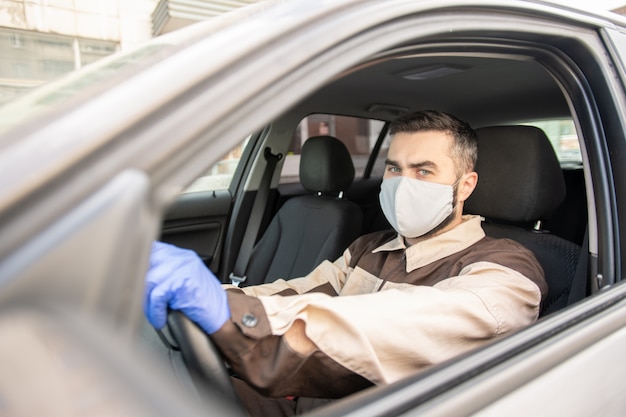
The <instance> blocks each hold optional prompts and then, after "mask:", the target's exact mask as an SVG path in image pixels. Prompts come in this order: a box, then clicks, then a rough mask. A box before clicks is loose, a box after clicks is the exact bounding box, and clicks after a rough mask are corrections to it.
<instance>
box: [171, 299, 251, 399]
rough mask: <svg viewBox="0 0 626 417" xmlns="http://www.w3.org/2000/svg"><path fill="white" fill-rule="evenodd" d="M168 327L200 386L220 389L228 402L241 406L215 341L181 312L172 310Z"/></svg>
mask: <svg viewBox="0 0 626 417" xmlns="http://www.w3.org/2000/svg"><path fill="white" fill-rule="evenodd" d="M167 325H168V327H169V330H170V333H171V334H172V336H173V337H174V339H176V343H177V344H178V346H179V347H180V351H181V353H182V355H183V360H184V361H185V363H186V364H187V367H188V369H189V372H190V373H191V374H192V377H193V378H194V379H195V381H196V383H199V384H200V385H203V386H204V385H206V386H209V387H212V388H214V389H217V390H218V391H219V392H220V393H221V394H222V395H223V396H224V397H226V398H227V399H228V400H232V402H233V403H235V404H238V403H240V400H239V398H238V396H237V394H236V393H235V389H234V388H233V384H232V382H231V380H230V375H229V373H228V370H227V369H226V364H225V362H224V360H223V359H222V356H221V355H220V353H219V351H218V350H217V348H216V347H215V345H214V344H213V342H212V341H211V338H210V337H209V336H208V335H207V334H206V333H205V332H204V331H202V330H201V329H200V327H198V325H197V324H196V323H194V322H193V321H191V320H190V319H189V318H187V316H185V315H184V314H183V313H181V312H180V311H176V310H170V311H169V314H168V316H167Z"/></svg>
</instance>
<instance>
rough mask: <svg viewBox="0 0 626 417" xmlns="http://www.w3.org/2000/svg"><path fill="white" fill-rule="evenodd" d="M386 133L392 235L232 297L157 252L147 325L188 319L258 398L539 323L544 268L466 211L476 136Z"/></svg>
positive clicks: (160, 248)
mask: <svg viewBox="0 0 626 417" xmlns="http://www.w3.org/2000/svg"><path fill="white" fill-rule="evenodd" d="M390 134H391V137H392V140H391V144H390V147H389V152H388V156H387V160H386V168H385V174H384V177H383V182H382V185H381V192H380V203H381V207H382V210H383V213H384V214H385V217H386V218H387V219H388V220H389V222H390V224H391V225H392V226H393V227H394V229H395V231H383V232H376V233H372V234H369V235H366V236H363V237H361V238H359V239H357V240H356V241H355V242H354V243H352V245H350V247H349V248H348V249H347V250H346V251H345V253H344V255H343V256H342V257H341V258H339V259H337V260H336V261H335V262H334V263H331V262H328V261H325V262H323V263H322V264H321V265H319V266H318V267H317V268H316V269H315V270H314V271H313V272H311V273H310V274H309V275H308V276H306V277H304V278H298V279H293V280H290V281H283V280H278V281H276V282H273V283H270V284H265V285H260V286H256V287H248V288H244V289H235V288H233V287H230V288H228V286H226V287H225V288H228V290H227V291H225V290H224V289H223V287H222V286H221V285H220V284H219V283H218V281H217V279H216V278H215V277H214V276H213V274H212V273H211V272H210V271H208V270H207V269H206V268H205V267H204V266H203V265H202V263H201V262H200V261H199V260H198V258H197V256H195V254H193V252H190V251H183V250H181V249H177V248H174V247H172V246H169V245H164V244H156V245H155V250H154V252H153V255H152V257H151V268H150V271H149V273H148V277H147V295H146V297H147V298H146V303H145V305H146V314H147V317H148V319H149V320H150V322H151V323H152V324H153V325H154V326H155V327H157V328H159V327H162V326H163V325H164V324H165V316H166V308H167V307H168V306H169V307H170V308H172V309H180V310H182V311H183V312H184V313H185V314H187V315H188V316H189V318H191V319H192V320H194V321H196V322H197V323H198V324H199V325H200V327H202V328H203V329H204V330H205V331H206V332H207V333H209V334H210V335H211V337H212V339H213V341H214V342H215V343H216V344H217V346H218V347H219V349H220V350H221V351H222V353H223V354H224V357H225V358H226V360H227V361H228V362H229V363H230V364H231V366H232V368H233V369H234V370H235V371H236V373H237V374H239V375H240V376H241V378H243V379H244V380H245V381H246V382H247V383H248V384H249V385H250V386H252V387H254V388H255V390H257V391H258V392H260V393H261V394H263V395H266V396H271V397H284V396H305V397H320V398H338V397H341V396H344V395H347V394H350V393H352V392H355V391H357V390H360V389H362V388H364V387H367V386H370V385H372V384H376V385H382V384H387V383H391V382H394V381H397V380H399V379H401V378H403V377H406V376H408V375H411V374H413V373H415V372H418V371H421V370H423V369H425V368H427V367H429V366H431V365H433V364H436V363H440V362H442V361H444V360H446V359H449V358H451V357H453V356H455V355H458V354H460V353H463V352H466V351H468V350H470V349H473V348H475V347H478V346H481V345H482V344H484V343H485V342H488V341H490V340H493V339H494V338H497V337H500V336H503V335H506V334H509V333H511V332H513V331H515V330H518V329H520V328H522V327H524V326H526V325H528V324H530V323H532V322H533V321H535V320H536V319H537V316H538V314H539V308H540V305H541V300H542V298H543V297H545V295H546V293H547V285H546V283H545V281H544V278H543V270H542V269H541V266H540V265H539V263H538V262H537V260H536V259H535V258H534V256H533V255H532V253H531V252H530V251H528V250H527V249H525V248H524V247H522V246H521V245H519V244H517V243H515V242H513V241H510V240H506V239H500V240H496V239H492V238H489V237H486V236H485V234H484V232H483V230H482V228H481V225H480V218H479V217H478V216H463V215H462V212H463V203H464V202H465V200H466V199H467V198H468V197H469V196H470V194H471V193H472V191H473V190H474V188H475V187H476V183H477V181H478V175H477V174H476V172H474V164H475V162H476V155H477V138H476V134H475V132H474V131H473V130H472V129H471V127H470V126H469V125H468V124H466V123H465V122H463V121H461V120H459V119H457V118H455V117H454V116H451V115H449V114H445V113H440V112H435V111H425V112H416V113H411V114H407V115H404V116H401V117H400V118H398V119H397V120H395V121H394V122H393V123H392V124H391V126H390ZM237 385H238V389H239V390H240V392H242V393H243V395H244V396H245V397H247V398H251V396H253V395H254V394H250V393H251V392H253V391H252V390H251V389H250V388H247V387H243V386H242V384H239V383H238V384H237ZM276 401H277V402H280V401H283V402H285V401H287V400H284V399H281V400H276ZM257 405H258V407H257V408H256V410H257V411H258V409H259V408H261V409H262V408H264V407H265V406H266V405H267V404H265V403H262V401H261V400H258V402H257ZM282 406H284V404H283V405H281V407H282ZM286 407H287V408H289V405H287V406H286ZM283 408H284V407H283ZM249 409H250V410H252V411H255V407H254V406H249ZM266 410H267V409H266ZM285 413H287V414H288V413H289V411H287V412H285Z"/></svg>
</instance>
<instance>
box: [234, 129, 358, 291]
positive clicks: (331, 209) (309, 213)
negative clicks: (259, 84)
mask: <svg viewBox="0 0 626 417" xmlns="http://www.w3.org/2000/svg"><path fill="white" fill-rule="evenodd" d="M300 158H301V159H300V182H301V184H302V186H303V187H304V189H305V190H306V191H307V192H309V193H310V194H307V195H303V196H298V197H293V198H291V199H289V200H287V201H286V202H285V204H283V206H282V207H281V208H280V209H279V210H278V212H277V213H276V215H275V216H274V218H273V219H272V221H271V222H270V224H269V226H268V228H267V230H266V231H265V233H264V234H263V236H262V237H261V239H260V240H259V242H258V243H257V244H256V245H255V246H254V249H253V250H252V254H251V256H250V261H249V263H248V267H247V268H246V275H247V280H246V282H245V285H256V284H260V283H264V282H272V281H275V280H276V279H278V278H283V279H290V278H295V277H301V276H304V275H306V274H308V273H309V272H311V270H313V268H315V267H316V266H317V265H319V264H320V263H321V262H322V261H323V260H330V261H334V260H335V259H337V258H338V257H339V256H340V255H341V254H342V253H343V251H344V250H345V249H346V248H347V247H348V245H350V243H352V241H353V240H355V239H356V238H357V237H359V236H360V234H361V229H362V223H363V214H362V211H361V209H360V208H359V206H358V205H356V204H355V203H353V202H352V201H349V200H346V199H345V198H343V193H344V191H345V190H346V189H347V188H349V187H350V185H351V184H352V181H353V180H354V165H353V163H352V158H351V157H350V153H349V152H348V149H347V148H346V146H345V145H344V144H343V143H342V142H341V141H340V140H339V139H337V138H335V137H332V136H314V137H311V138H309V139H307V140H306V141H305V142H304V145H303V146H302V153H301V156H300Z"/></svg>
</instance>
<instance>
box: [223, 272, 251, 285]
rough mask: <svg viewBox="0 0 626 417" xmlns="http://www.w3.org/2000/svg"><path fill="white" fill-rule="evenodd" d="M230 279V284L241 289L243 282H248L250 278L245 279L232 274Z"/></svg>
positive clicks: (245, 277)
mask: <svg viewBox="0 0 626 417" xmlns="http://www.w3.org/2000/svg"><path fill="white" fill-rule="evenodd" d="M228 278H229V279H230V283H231V284H232V285H234V286H235V287H239V285H241V283H242V282H246V280H247V279H248V277H247V276H245V275H244V276H243V277H239V276H237V275H235V274H234V273H232V272H231V273H230V275H229V276H228Z"/></svg>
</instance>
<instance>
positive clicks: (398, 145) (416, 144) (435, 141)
mask: <svg viewBox="0 0 626 417" xmlns="http://www.w3.org/2000/svg"><path fill="white" fill-rule="evenodd" d="M452 143H453V137H452V135H451V134H450V133H449V132H447V131H440V130H426V131H418V132H398V133H396V134H395V135H393V136H392V137H391V143H390V146H389V151H390V152H393V153H396V152H398V153H403V152H410V153H422V154H433V155H435V154H439V155H441V156H447V157H451V152H450V150H451V146H452Z"/></svg>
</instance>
